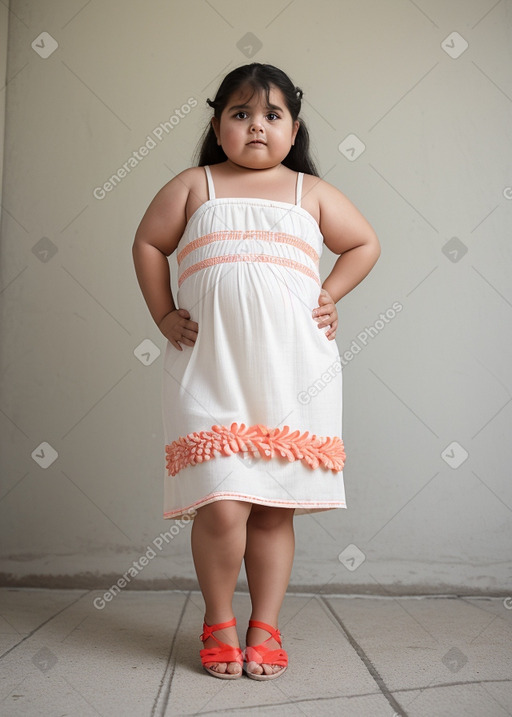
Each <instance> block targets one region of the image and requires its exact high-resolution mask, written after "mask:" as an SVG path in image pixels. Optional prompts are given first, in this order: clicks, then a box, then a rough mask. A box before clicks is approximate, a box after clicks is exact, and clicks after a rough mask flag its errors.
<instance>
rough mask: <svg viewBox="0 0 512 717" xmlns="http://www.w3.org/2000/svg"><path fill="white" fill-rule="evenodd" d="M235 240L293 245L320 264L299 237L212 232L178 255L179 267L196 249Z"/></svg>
mask: <svg viewBox="0 0 512 717" xmlns="http://www.w3.org/2000/svg"><path fill="white" fill-rule="evenodd" d="M227 239H229V240H233V239H237V240H238V241H243V240H245V239H257V240H261V241H271V242H279V243H281V244H291V245H292V246H294V247H296V248H297V249H300V250H301V251H303V252H304V253H305V254H307V255H308V256H309V257H311V259H313V261H314V262H315V264H318V262H319V260H320V257H319V256H318V254H317V252H316V251H315V250H314V249H313V247H312V246H311V245H310V244H308V243H307V242H305V241H304V240H303V239H299V238H298V237H295V236H293V235H292V234H285V233H284V232H272V231H263V230H255V231H222V232H212V233H211V234H205V235H204V236H202V237H199V238H198V239H194V241H191V242H190V243H189V244H187V246H186V247H184V249H182V251H180V253H179V254H178V255H177V257H176V258H177V261H178V265H179V264H181V262H182V261H183V259H184V258H185V257H186V256H187V255H188V254H190V252H191V251H194V250H195V249H199V248H200V247H202V246H205V244H210V243H211V242H214V241H225V240H227Z"/></svg>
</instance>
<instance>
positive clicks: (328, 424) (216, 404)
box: [162, 167, 347, 519]
mask: <svg viewBox="0 0 512 717" xmlns="http://www.w3.org/2000/svg"><path fill="white" fill-rule="evenodd" d="M204 169H205V172H206V177H207V181H208V191H209V199H208V201H207V202H205V203H204V204H203V205H202V206H201V207H199V209H197V211H195V212H194V214H193V215H192V217H191V218H190V220H189V222H188V224H187V226H186V228H185V232H184V234H183V236H182V237H181V239H180V242H179V244H178V246H177V249H176V256H177V262H178V292H177V306H178V308H184V309H187V310H188V311H189V313H190V319H191V320H192V321H196V322H197V323H198V334H197V339H196V341H195V344H194V346H186V345H184V344H181V346H182V349H183V350H182V351H179V350H178V349H176V348H175V347H174V346H173V345H172V344H171V343H170V342H169V341H168V342H167V346H166V350H165V355H164V368H163V378H162V415H163V425H164V435H165V471H164V518H171V519H179V518H184V517H188V518H193V517H194V515H195V512H196V510H197V509H198V508H200V507H201V506H204V505H207V504H208V503H211V502H213V501H216V500H241V501H248V502H250V503H256V504H260V505H267V506H275V507H285V508H293V509H295V513H296V514H303V513H312V512H316V511H320V510H329V509H332V508H346V507H347V506H346V503H345V490H344V483H343V467H344V461H345V452H344V446H343V441H342V365H341V360H340V356H339V351H338V348H337V344H336V341H335V340H331V341H329V339H328V338H327V337H326V335H325V331H326V329H327V327H325V328H322V329H319V328H318V326H317V322H316V321H315V319H314V318H313V316H312V311H313V309H314V308H315V307H316V306H318V305H319V304H318V298H319V294H320V290H321V288H322V286H321V280H320V276H319V259H320V255H321V253H322V248H323V237H322V234H321V232H320V227H319V225H318V224H317V222H316V221H315V219H314V218H313V217H312V216H311V214H309V213H308V212H307V211H306V210H305V209H303V208H302V207H301V193H302V180H303V174H302V173H298V175H297V191H296V204H289V203H287V202H279V201H274V200H269V199H250V198H249V199H246V198H216V197H215V189H214V185H213V180H212V176H211V172H210V168H209V167H205V168H204Z"/></svg>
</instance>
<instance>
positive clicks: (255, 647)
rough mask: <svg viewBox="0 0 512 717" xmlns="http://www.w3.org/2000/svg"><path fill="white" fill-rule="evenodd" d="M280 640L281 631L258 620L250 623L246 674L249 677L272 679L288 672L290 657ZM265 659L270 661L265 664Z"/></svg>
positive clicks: (247, 640)
mask: <svg viewBox="0 0 512 717" xmlns="http://www.w3.org/2000/svg"><path fill="white" fill-rule="evenodd" d="M256 625H258V626H260V627H256ZM263 626H265V627H263ZM269 634H270V637H269ZM276 638H278V639H276ZM280 638H281V634H280V632H279V630H277V629H276V628H273V627H272V626H271V625H267V624H266V623H263V622H259V621H257V620H250V621H249V627H248V629H247V639H246V645H247V648H246V659H247V665H246V672H247V674H248V676H249V677H252V678H253V679H261V680H263V679H272V678H273V677H278V676H279V675H280V674H281V673H282V672H284V671H285V670H286V667H287V665H288V655H287V654H286V652H285V651H284V650H283V649H282V646H281V639H280ZM265 659H267V660H268V661H266V662H263V660H265ZM272 660H276V661H277V662H272Z"/></svg>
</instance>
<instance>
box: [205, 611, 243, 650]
mask: <svg viewBox="0 0 512 717" xmlns="http://www.w3.org/2000/svg"><path fill="white" fill-rule="evenodd" d="M234 625H236V618H235V617H234V618H232V619H231V620H228V621H227V622H218V623H217V624H216V625H207V624H206V623H205V622H203V633H202V635H200V638H199V639H200V640H202V641H203V642H204V641H205V640H207V639H208V638H209V637H213V639H214V640H216V641H217V642H218V643H219V645H223V644H225V643H223V642H221V641H220V640H218V639H217V638H216V637H215V635H213V634H212V633H213V632H217V630H224V628H226V627H233V626H234Z"/></svg>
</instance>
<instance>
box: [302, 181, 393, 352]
mask: <svg viewBox="0 0 512 717" xmlns="http://www.w3.org/2000/svg"><path fill="white" fill-rule="evenodd" d="M318 191H319V195H318V197H319V207H320V222H319V224H320V230H321V232H322V235H323V237H324V242H325V245H326V246H327V247H328V248H329V249H330V250H331V251H332V252H334V253H335V254H339V255H340V256H339V257H338V259H337V260H336V263H335V264H334V266H333V268H332V271H331V273H330V274H329V276H328V277H327V278H326V280H325V281H324V283H323V284H322V291H321V292H320V296H319V297H318V304H319V306H318V308H316V309H314V310H313V318H315V320H317V321H318V328H319V329H323V328H325V327H326V326H327V327H329V328H328V329H327V331H326V332H325V334H326V336H327V338H328V339H329V340H331V341H332V340H333V339H334V338H335V335H336V329H337V328H338V312H337V309H336V304H337V303H338V301H339V300H340V299H341V298H342V297H343V296H346V294H348V293H349V291H352V289H353V288H354V287H355V286H357V285H358V284H359V283H360V282H361V281H362V280H363V279H364V278H365V276H367V275H368V274H369V273H370V271H371V270H372V268H373V266H374V265H375V263H376V262H377V259H378V258H379V256H380V244H379V240H378V239H377V235H376V233H375V231H374V230H373V228H372V226H371V225H370V224H369V223H368V222H367V220H366V219H365V218H364V217H363V215H362V214H361V212H360V211H359V210H358V209H357V208H356V207H355V206H354V205H353V204H352V202H351V201H350V200H349V199H348V198H347V197H346V196H345V195H344V194H342V193H341V192H340V191H339V190H338V189H336V187H333V186H332V185H331V184H328V183H327V182H323V181H322V182H320V184H319V190H318Z"/></svg>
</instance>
